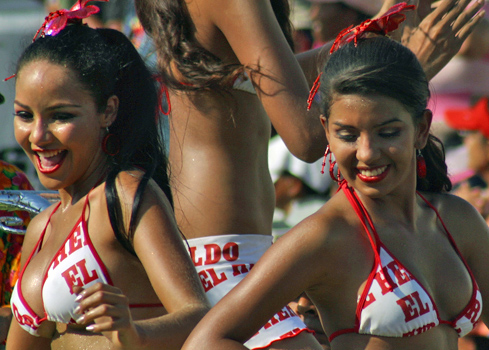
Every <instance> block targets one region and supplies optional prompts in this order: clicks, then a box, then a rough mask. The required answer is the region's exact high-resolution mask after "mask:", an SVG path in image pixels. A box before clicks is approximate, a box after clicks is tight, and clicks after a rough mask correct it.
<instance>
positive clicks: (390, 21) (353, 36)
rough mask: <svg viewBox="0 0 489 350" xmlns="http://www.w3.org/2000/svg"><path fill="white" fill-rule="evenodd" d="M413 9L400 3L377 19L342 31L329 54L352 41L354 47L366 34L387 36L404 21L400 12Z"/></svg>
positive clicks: (404, 16)
mask: <svg viewBox="0 0 489 350" xmlns="http://www.w3.org/2000/svg"><path fill="white" fill-rule="evenodd" d="M415 8H416V6H415V5H408V4H406V3H405V2H401V3H399V4H397V5H394V6H392V7H391V8H390V9H389V10H388V11H387V12H386V13H384V14H383V15H382V16H380V17H379V18H376V19H367V20H366V21H364V22H362V23H361V24H359V25H358V26H356V27H353V26H350V27H348V28H346V29H344V30H342V31H341V32H340V33H339V34H338V36H337V37H336V40H335V41H334V43H333V46H332V47H331V50H330V51H329V53H330V54H331V53H333V52H335V51H336V50H338V49H339V48H340V47H341V46H343V45H344V44H346V43H349V42H351V41H353V42H354V43H355V46H356V45H357V42H358V39H360V38H363V37H365V35H366V34H367V33H374V34H379V35H387V34H388V33H390V32H392V31H394V30H396V29H397V28H399V24H401V23H402V22H403V21H404V20H405V19H406V15H405V14H404V13H402V12H404V11H410V10H414V9H415Z"/></svg>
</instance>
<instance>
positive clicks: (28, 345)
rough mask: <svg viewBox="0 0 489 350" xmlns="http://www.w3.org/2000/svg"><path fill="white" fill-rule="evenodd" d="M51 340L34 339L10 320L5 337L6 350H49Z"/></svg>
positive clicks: (14, 321) (15, 322)
mask: <svg viewBox="0 0 489 350" xmlns="http://www.w3.org/2000/svg"><path fill="white" fill-rule="evenodd" d="M49 349H51V338H43V337H35V336H33V335H31V334H29V333H27V332H26V331H25V330H23V329H22V328H21V327H20V326H19V324H18V323H17V321H16V320H15V319H13V320H12V324H11V325H10V329H9V332H8V337H7V350H49Z"/></svg>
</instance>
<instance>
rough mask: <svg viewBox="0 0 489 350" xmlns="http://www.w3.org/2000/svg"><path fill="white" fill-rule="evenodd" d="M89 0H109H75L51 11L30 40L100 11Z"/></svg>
mask: <svg viewBox="0 0 489 350" xmlns="http://www.w3.org/2000/svg"><path fill="white" fill-rule="evenodd" d="M90 1H104V2H108V1H109V0H77V2H76V3H75V5H73V7H72V8H71V9H70V10H58V11H55V12H51V13H50V14H49V15H47V16H46V17H45V18H44V23H43V24H42V26H41V28H39V29H38V30H37V32H36V35H34V38H33V39H32V42H34V41H36V39H37V38H38V37H39V36H40V37H44V36H46V35H50V36H55V35H57V34H58V33H59V32H60V31H62V30H63V29H64V28H65V27H66V26H67V25H68V24H71V23H76V22H80V23H81V20H82V19H83V18H87V17H90V16H91V15H93V14H95V13H97V12H99V11H100V9H99V8H98V7H97V6H95V5H88V6H87V3H88V2H90ZM15 76H16V74H13V75H11V76H10V77H8V78H5V79H4V80H3V81H8V80H10V79H12V78H15Z"/></svg>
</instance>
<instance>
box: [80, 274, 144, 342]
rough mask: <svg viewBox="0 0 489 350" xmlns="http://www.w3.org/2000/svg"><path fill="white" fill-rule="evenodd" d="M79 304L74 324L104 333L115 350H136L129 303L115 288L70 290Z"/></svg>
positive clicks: (136, 337) (136, 336) (98, 286)
mask: <svg viewBox="0 0 489 350" xmlns="http://www.w3.org/2000/svg"><path fill="white" fill-rule="evenodd" d="M73 290H74V292H75V293H76V294H77V295H78V302H79V305H78V307H77V308H76V309H75V314H79V315H80V317H79V318H78V319H76V322H77V323H78V324H83V325H87V327H86V330H87V331H91V332H94V333H102V332H103V333H104V335H105V336H106V337H107V338H109V340H110V341H112V343H114V345H115V348H116V349H139V348H141V347H142V345H141V336H140V334H139V333H138V329H137V327H136V325H135V324H134V322H133V320H132V316H131V311H130V309H129V300H128V298H127V297H126V296H125V295H124V294H122V292H121V290H120V289H119V288H116V287H113V286H110V285H108V284H103V283H96V284H94V285H93V286H90V287H88V288H86V289H83V288H81V287H74V289H73Z"/></svg>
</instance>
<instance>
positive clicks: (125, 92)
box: [7, 1, 208, 350]
mask: <svg viewBox="0 0 489 350" xmlns="http://www.w3.org/2000/svg"><path fill="white" fill-rule="evenodd" d="M85 4H86V1H81V2H80V3H78V5H79V7H81V9H78V10H74V11H73V12H70V11H68V12H66V10H62V11H65V12H60V13H54V14H51V15H50V16H48V19H47V21H46V22H45V24H44V25H43V27H41V30H43V31H45V32H46V33H44V34H43V35H40V37H39V38H38V39H37V40H35V41H34V43H33V44H31V45H30V46H29V47H28V48H27V49H26V50H25V51H24V53H23V55H22V56H21V58H20V59H19V62H18V66H17V72H16V96H15V117H14V127H15V137H16V139H17V141H18V143H19V144H20V145H21V146H22V148H23V149H24V151H25V153H26V154H27V155H28V157H29V158H30V160H31V161H32V163H33V164H34V166H35V168H36V170H37V173H38V175H39V179H40V181H41V183H42V184H43V185H44V186H45V187H46V188H48V189H50V190H58V191H59V195H60V198H61V201H60V202H59V203H58V204H56V205H53V206H52V207H50V208H48V209H46V210H45V211H43V212H42V213H41V214H39V215H38V216H36V218H35V219H34V220H33V221H32V222H31V224H30V225H29V227H28V230H27V234H26V236H25V242H24V247H23V249H24V252H26V254H24V255H23V256H22V271H21V274H20V276H19V281H18V283H17V285H16V288H15V290H14V292H13V296H12V309H13V312H14V316H15V320H16V321H14V322H13V324H12V327H11V330H10V333H9V336H8V340H7V348H8V349H16V350H19V349H32V348H36V349H62V348H70V349H88V348H99V349H102V348H103V349H120V348H131V349H135V348H137V349H153V348H157V349H162V348H164V349H180V348H181V345H182V343H183V341H184V340H185V338H186V337H187V335H188V334H189V332H190V330H191V329H192V328H193V326H194V325H195V324H196V322H197V321H198V320H199V319H200V318H201V317H202V316H203V314H204V313H205V312H206V311H207V309H208V304H207V300H206V298H205V295H204V291H203V288H202V285H201V283H200V281H199V279H198V277H197V273H196V271H195V269H194V268H193V265H192V262H191V260H190V257H189V255H188V253H187V252H186V249H185V246H184V243H183V241H182V237H181V235H180V233H179V231H178V229H177V226H176V223H175V219H174V216H173V208H172V196H171V192H170V188H169V181H168V175H167V171H168V169H167V158H166V155H165V153H164V151H163V150H164V147H163V142H162V139H161V136H160V134H159V133H158V130H159V128H158V119H157V114H156V112H157V107H158V103H157V101H158V98H157V97H158V93H157V90H156V86H155V83H154V80H153V78H152V75H151V73H150V72H149V70H148V69H147V67H146V66H145V65H144V63H143V61H142V59H141V57H140V56H139V55H138V53H137V51H136V50H135V48H134V47H133V46H132V44H131V42H130V41H129V40H128V39H127V38H126V37H125V36H124V35H123V34H122V33H120V32H118V31H115V30H109V29H97V30H95V29H91V28H89V27H87V26H84V25H82V24H81V22H80V21H75V22H74V23H70V22H68V23H70V24H69V25H68V26H66V27H64V26H59V23H60V22H56V21H55V20H56V19H57V18H59V17H57V15H59V16H64V15H66V16H67V17H68V18H72V15H73V13H80V11H81V12H83V10H84V9H85V8H89V6H86V7H85ZM90 9H91V11H94V10H93V7H90ZM77 11H78V12H77ZM55 24H58V26H55ZM53 28H54V29H56V30H54V31H53ZM40 281H42V283H41V282H40ZM162 344H164V345H162Z"/></svg>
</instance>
